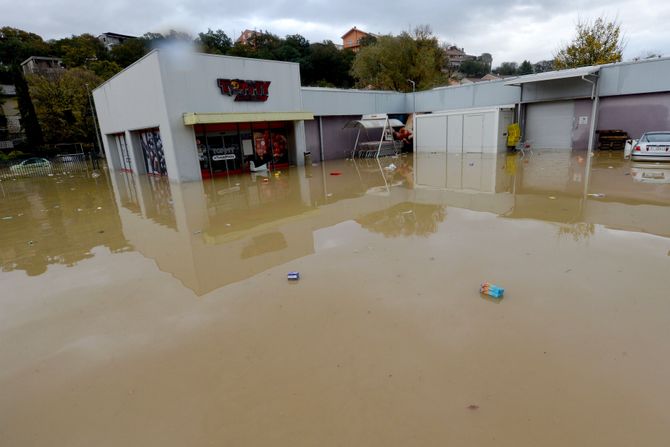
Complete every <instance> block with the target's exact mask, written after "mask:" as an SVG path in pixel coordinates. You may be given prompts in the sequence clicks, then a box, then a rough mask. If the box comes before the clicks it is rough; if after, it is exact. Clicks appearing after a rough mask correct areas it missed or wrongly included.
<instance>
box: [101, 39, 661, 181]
mask: <svg viewBox="0 0 670 447" xmlns="http://www.w3.org/2000/svg"><path fill="white" fill-rule="evenodd" d="M669 71H670V59H668V58H660V59H653V60H644V61H637V62H624V63H617V64H609V65H602V66H593V67H581V68H578V69H571V70H561V71H554V72H547V73H540V74H533V75H527V76H520V77H516V78H511V79H505V80H499V81H490V82H480V83H476V84H470V85H462V86H452V87H439V88H435V89H432V90H427V91H422V92H416V93H399V92H384V91H370V90H343V89H331V88H315V87H301V85H300V69H299V65H298V64H295V63H288V62H277V61H267V60H259V59H246V58H237V57H229V56H217V55H208V54H197V53H192V52H188V51H178V50H171V49H161V50H154V51H153V52H151V53H149V54H147V55H146V56H145V57H143V58H142V59H140V60H138V61H137V62H136V63H134V64H133V65H131V66H129V67H128V68H126V69H125V70H123V71H122V72H121V73H119V74H117V75H116V76H114V77H112V78H111V79H109V80H108V81H107V82H105V83H103V84H102V85H101V86H99V87H98V88H96V89H95V90H94V91H93V97H94V100H95V105H96V110H97V114H98V118H99V121H100V128H101V133H102V135H103V145H104V148H105V153H106V156H107V160H108V164H109V166H110V168H112V169H114V170H128V171H133V172H137V173H140V174H142V173H146V174H158V175H168V176H169V177H170V179H172V180H176V181H189V180H199V179H201V178H203V177H209V176H214V175H217V174H231V173H236V172H243V171H245V170H249V169H250V167H251V166H256V167H257V166H259V165H263V164H267V165H268V166H270V167H271V168H282V167H284V166H288V165H289V164H295V165H300V164H302V163H303V153H304V152H306V151H310V152H311V153H312V156H313V159H314V161H320V160H329V159H335V158H343V157H345V156H348V155H349V154H351V150H352V148H353V147H354V145H355V144H357V132H356V130H355V129H349V128H345V125H346V124H347V123H348V122H349V121H351V120H358V119H360V118H361V116H362V115H366V114H386V115H387V116H388V117H389V118H392V119H398V120H400V121H402V122H406V121H405V120H407V119H408V116H409V115H410V114H411V113H413V112H416V113H417V114H433V115H434V116H433V117H431V118H427V117H417V120H416V121H417V123H418V124H417V128H416V129H415V130H416V132H415V140H416V142H417V150H418V151H425V152H445V153H446V152H448V153H453V152H463V153H466V152H472V151H475V152H500V151H501V150H504V145H505V134H506V126H507V124H508V123H509V122H510V121H511V120H514V122H517V123H518V124H519V126H520V129H521V134H522V138H523V139H524V140H525V141H531V142H532V144H533V147H535V148H538V149H541V148H550V149H567V150H569V149H593V148H595V147H597V137H598V132H603V131H612V130H617V131H621V132H620V133H623V134H628V135H630V137H632V138H638V137H639V136H640V135H641V133H642V132H644V131H646V130H668V129H670V77H668V76H666V73H668V72H669ZM422 126H423V127H422ZM370 138H376V139H377V140H379V136H378V135H372V136H370Z"/></svg>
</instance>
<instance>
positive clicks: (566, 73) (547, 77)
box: [505, 65, 600, 85]
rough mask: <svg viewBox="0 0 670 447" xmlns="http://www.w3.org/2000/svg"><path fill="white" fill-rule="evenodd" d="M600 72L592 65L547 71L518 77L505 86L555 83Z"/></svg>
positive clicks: (596, 66)
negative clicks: (543, 82)
mask: <svg viewBox="0 0 670 447" xmlns="http://www.w3.org/2000/svg"><path fill="white" fill-rule="evenodd" d="M598 71H600V66H598V65H591V66H588V67H579V68H568V69H567V70H558V71H546V72H544V73H537V74H531V75H525V76H518V77H516V78H513V79H510V80H507V81H505V85H521V84H528V83H529V82H542V81H555V80H558V79H569V78H578V77H582V76H589V75H595V74H597V73H598Z"/></svg>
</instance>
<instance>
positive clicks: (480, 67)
mask: <svg viewBox="0 0 670 447" xmlns="http://www.w3.org/2000/svg"><path fill="white" fill-rule="evenodd" d="M458 71H460V72H461V73H463V74H464V75H465V76H469V77H477V78H481V77H482V76H485V75H486V74H487V73H488V72H489V66H488V64H487V63H486V62H482V61H478V60H467V61H463V62H461V66H460V67H459V68H458Z"/></svg>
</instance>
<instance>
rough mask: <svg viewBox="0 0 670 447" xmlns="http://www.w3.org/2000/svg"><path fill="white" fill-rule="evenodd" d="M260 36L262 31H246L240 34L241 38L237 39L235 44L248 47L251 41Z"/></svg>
mask: <svg viewBox="0 0 670 447" xmlns="http://www.w3.org/2000/svg"><path fill="white" fill-rule="evenodd" d="M258 34H260V31H254V30H250V29H245V30H244V31H242V32H241V33H240V37H238V38H237V40H236V41H235V43H241V44H242V45H247V44H248V43H249V41H250V40H251V39H252V38H253V37H254V36H257V35H258Z"/></svg>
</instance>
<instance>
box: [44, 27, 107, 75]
mask: <svg viewBox="0 0 670 447" xmlns="http://www.w3.org/2000/svg"><path fill="white" fill-rule="evenodd" d="M52 47H53V49H54V53H55V54H56V55H58V56H60V57H62V58H63V64H64V65H65V66H66V67H68V68H74V67H85V66H86V65H87V64H88V63H90V62H93V61H101V60H107V59H109V54H108V52H107V48H105V45H103V43H102V42H100V40H98V38H97V37H95V36H93V35H91V34H81V35H79V36H71V37H66V38H64V39H60V40H56V41H54V42H53V43H52Z"/></svg>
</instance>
